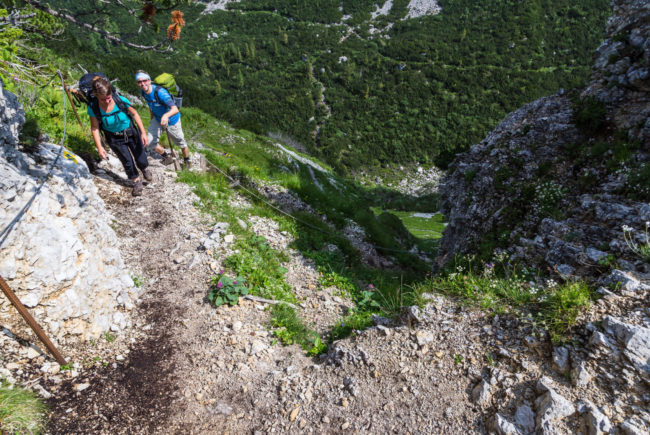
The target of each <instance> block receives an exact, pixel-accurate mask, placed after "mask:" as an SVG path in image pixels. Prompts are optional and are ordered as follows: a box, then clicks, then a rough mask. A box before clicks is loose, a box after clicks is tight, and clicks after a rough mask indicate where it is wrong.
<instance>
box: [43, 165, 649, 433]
mask: <svg viewBox="0 0 650 435" xmlns="http://www.w3.org/2000/svg"><path fill="white" fill-rule="evenodd" d="M198 166H200V165H197V167H198ZM153 170H154V177H155V179H154V182H153V183H151V184H150V185H148V186H147V187H146V188H145V193H144V195H143V196H142V197H140V198H135V199H134V198H131V197H130V196H129V195H128V189H127V188H124V187H121V186H119V185H117V184H115V183H113V182H110V181H106V180H102V179H98V180H97V183H98V185H99V186H100V191H101V194H102V196H103V197H104V199H105V201H106V202H107V205H108V208H109V209H110V212H111V213H113V215H114V216H115V218H116V222H115V223H114V228H116V229H117V232H118V235H119V236H120V240H121V246H120V249H121V251H122V254H123V256H124V258H125V262H126V264H127V265H128V267H129V268H130V270H131V271H132V272H133V273H134V274H136V275H139V276H141V277H142V278H143V281H144V290H145V291H144V292H143V296H142V300H141V301H140V303H139V305H138V307H137V308H136V309H135V311H134V312H133V313H132V318H131V320H132V322H133V324H134V327H133V328H132V329H130V330H127V331H126V332H124V333H121V334H120V335H119V336H118V337H117V338H116V340H115V341H112V342H101V343H97V345H96V347H95V348H91V349H77V354H78V355H85V357H84V358H83V360H84V361H94V359H93V357H94V358H95V359H97V358H99V360H100V361H101V362H102V363H94V364H93V363H90V364H88V365H81V366H78V367H77V368H75V369H74V370H72V371H71V372H64V373H58V374H56V375H54V376H47V375H46V376H45V378H44V379H43V380H42V381H41V382H40V383H39V384H38V385H39V387H38V388H42V389H44V390H45V391H46V392H47V393H48V394H51V395H52V396H51V398H50V399H49V404H50V407H51V411H52V413H51V419H50V423H49V426H48V433H51V434H69V433H88V434H95V433H97V434H127V433H128V434H163V433H164V434H169V433H174V434H223V433H319V434H320V433H341V432H358V433H382V434H383V433H448V434H456V433H458V434H461V433H486V432H488V428H492V427H494V426H491V425H493V424H496V423H494V422H495V421H501V422H503V421H504V420H503V419H502V420H498V418H497V416H498V415H500V416H501V417H503V416H504V415H506V416H508V418H509V419H513V418H514V417H512V416H513V415H515V412H520V410H521V409H524V408H526V409H529V410H530V409H537V410H539V409H541V408H539V407H537V408H536V406H537V404H536V399H538V398H539V397H542V396H540V394H543V391H542V392H540V391H541V390H540V386H539V382H538V381H539V380H540V378H542V376H547V377H548V378H549V380H547V381H544V385H545V386H548V385H552V388H553V389H554V391H555V392H556V393H558V394H561V395H562V396H563V397H566V398H567V399H568V400H569V401H570V402H572V403H577V402H578V401H579V400H585V399H588V400H589V401H591V402H593V403H595V404H597V405H598V406H600V407H603V408H602V409H605V410H607V409H609V408H608V403H611V402H612V398H613V397H614V396H615V395H616V394H618V395H619V396H620V395H621V394H625V395H629V396H630V397H640V396H638V394H639V393H638V392H637V391H636V390H634V389H633V388H632V387H629V386H628V387H627V388H626V389H624V390H622V392H621V391H618V392H616V391H613V390H610V389H609V388H603V387H602V385H603V384H604V381H602V382H601V381H599V382H598V383H594V382H591V383H587V384H584V385H581V386H577V387H575V386H572V385H571V383H570V382H569V380H568V377H567V376H565V375H562V374H561V372H560V371H558V372H556V371H554V370H552V369H551V364H550V359H551V356H552V355H553V349H552V347H551V346H550V345H549V343H548V342H544V341H537V340H534V339H532V341H531V337H529V336H528V335H527V334H529V333H530V331H529V330H527V328H525V327H522V325H521V324H520V323H519V322H518V321H517V320H515V319H512V318H501V319H499V318H498V317H496V318H489V317H487V316H486V315H485V314H484V313H481V312H480V311H475V310H467V309H465V308H463V307H461V306H459V305H457V304H455V303H454V302H453V301H450V300H447V299H445V298H441V297H436V296H430V303H429V304H428V305H427V306H426V307H425V308H424V309H423V310H420V311H419V312H414V313H411V315H409V316H406V315H405V317H404V318H403V319H402V320H401V321H400V320H397V321H395V323H393V324H390V323H388V319H382V318H378V319H377V320H376V323H377V325H378V326H376V327H373V328H370V329H368V330H366V331H361V332H358V333H357V334H354V335H353V336H351V337H349V338H348V339H345V340H341V341H339V342H336V343H334V344H333V345H332V346H331V348H330V351H329V352H328V354H326V355H322V356H320V357H318V358H311V357H308V356H306V355H305V354H304V352H303V351H302V350H301V349H299V348H298V347H296V346H287V347H283V346H281V345H279V344H277V343H276V342H275V340H274V338H273V336H272V334H271V332H270V331H269V329H268V321H269V313H268V311H267V307H266V306H265V305H263V304H260V303H257V302H251V301H246V300H241V301H240V304H239V305H237V306H235V307H228V306H222V307H219V308H214V307H212V306H210V305H209V303H208V301H207V299H206V296H207V293H208V286H209V281H210V278H211V276H213V275H214V274H215V271H217V270H219V269H220V268H221V264H220V263H221V259H223V258H224V257H225V256H226V255H227V253H228V250H229V249H230V246H231V245H232V242H228V243H225V242H223V243H222V245H221V246H220V247H219V248H217V249H216V250H215V254H216V257H212V256H209V255H208V253H207V252H206V251H202V250H200V244H201V240H202V239H203V238H204V237H205V236H206V234H208V233H209V232H210V230H211V229H212V228H213V227H214V226H215V223H216V222H214V221H213V218H210V217H206V216H201V214H200V213H199V212H198V211H197V210H196V208H195V207H194V206H193V203H194V202H195V201H196V200H197V199H196V197H194V195H193V194H192V193H191V192H190V190H189V187H188V186H186V185H184V184H181V183H176V182H175V173H174V172H172V171H170V170H167V169H165V168H163V167H162V166H160V165H159V164H158V163H156V162H154V164H153ZM231 203H233V204H240V205H241V206H242V207H246V206H247V201H246V200H244V199H243V198H241V197H236V196H235V197H234V198H233V200H232V201H231ZM246 224H247V225H249V226H250V227H251V228H253V229H254V230H256V231H257V232H258V233H259V234H262V235H264V236H265V237H266V238H267V240H268V241H269V244H270V245H271V246H275V247H277V248H286V247H287V246H288V244H289V243H290V240H289V236H288V235H287V234H286V233H282V232H280V231H279V229H278V227H277V225H275V224H274V223H273V222H272V221H270V220H268V219H265V218H257V217H253V218H251V219H249V221H248V222H246ZM223 239H226V238H225V237H224V238H223ZM288 252H289V254H290V257H291V260H290V261H289V263H288V264H287V265H286V267H287V269H288V272H287V280H288V282H289V283H290V284H291V285H292V287H293V288H294V291H295V292H296V295H297V296H298V298H299V301H300V306H301V308H302V309H301V314H302V315H303V316H304V317H305V319H306V321H307V322H311V323H314V324H317V325H318V327H319V328H321V329H322V326H323V325H331V322H332V320H333V319H334V320H335V319H337V318H338V317H339V316H340V315H341V314H342V313H343V312H344V311H345V309H346V308H347V306H349V302H348V301H345V300H344V299H341V298H340V297H338V296H337V294H336V289H334V288H321V287H320V285H319V283H318V273H317V271H316V270H315V268H314V267H313V265H312V264H311V263H310V262H309V261H307V260H306V259H304V258H302V257H301V256H300V255H299V253H298V252H295V251H292V250H291V249H290V248H288ZM585 333H586V332H585ZM586 339H587V337H585V340H586ZM581 355H583V356H581V358H582V359H583V360H584V361H585V362H586V365H584V367H586V368H588V369H589V371H590V372H591V373H598V370H600V369H599V366H598V364H599V360H600V358H596V357H595V356H594V357H590V356H589V355H587V354H581ZM594 355H597V354H594ZM36 371H38V368H36ZM34 376H35V375H34ZM630 382H631V383H632V384H634V383H636V385H640V387H639V388H641V389H642V390H643V391H646V392H647V389H646V388H644V387H643V386H642V385H643V384H642V383H641V384H639V383H638V382H640V381H639V379H638V378H637V377H633V378H631V380H630ZM544 388H546V387H544ZM635 388H636V387H635ZM622 397H626V396H622ZM641 397H642V395H641ZM540 406H541V405H540ZM497 412H498V413H499V414H498V415H497V414H496V413H497ZM531 412H532V411H531ZM627 412H629V410H628V409H627V408H625V413H627ZM495 415H496V416H495ZM530 421H532V420H529V421H528V423H530ZM520 423H521V422H520ZM523 423H525V421H524V422H523ZM523 423H522V424H523ZM532 424H533V427H532V430H534V428H535V422H533V423H532ZM583 429H584V423H583V420H582V418H581V417H580V414H579V413H575V414H573V416H572V417H570V418H566V419H558V420H557V421H554V422H553V430H554V433H566V434H568V433H576V432H578V431H580V430H583Z"/></svg>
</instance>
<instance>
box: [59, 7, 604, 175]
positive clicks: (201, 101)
mask: <svg viewBox="0 0 650 435" xmlns="http://www.w3.org/2000/svg"><path fill="white" fill-rule="evenodd" d="M389 3H390V2H389ZM389 3H387V4H379V3H377V2H372V1H366V2H350V3H348V2H346V3H345V4H344V5H343V8H342V9H340V4H339V3H338V2H333V1H323V2H318V3H312V2H296V1H281V2H272V3H267V2H249V1H242V2H231V3H227V4H226V3H225V2H223V3H219V5H222V6H223V5H225V6H223V7H224V8H225V9H210V10H211V11H210V12H209V13H203V12H205V10H206V9H205V7H204V5H196V4H195V5H194V6H191V7H186V8H185V12H186V18H187V22H188V26H187V27H186V28H185V29H184V30H183V35H182V38H181V39H180V40H179V41H178V42H177V43H176V44H175V46H174V47H175V49H174V52H172V53H168V54H165V55H160V54H151V53H144V54H137V55H135V56H134V55H133V54H132V53H129V52H128V51H127V50H124V49H121V48H119V47H111V46H107V45H106V43H104V42H103V41H101V40H99V39H98V38H96V37H93V36H92V35H91V36H88V35H86V34H77V37H76V42H75V43H74V44H71V43H70V41H66V42H64V43H62V44H56V43H55V44H54V46H57V47H59V48H60V49H61V51H62V52H69V50H71V49H72V47H73V46H74V52H75V54H76V56H77V57H79V56H83V58H85V59H86V60H85V62H87V63H89V64H94V63H95V62H99V64H100V65H101V68H102V69H105V70H106V71H107V72H108V73H109V74H110V75H112V76H117V77H120V78H121V80H122V83H123V86H125V87H126V88H127V89H134V85H133V84H132V80H131V77H132V74H133V71H132V69H133V67H132V66H131V65H139V66H141V67H144V68H146V69H149V70H151V71H152V72H153V73H158V72H161V71H163V70H165V71H171V72H173V73H175V74H176V75H177V76H178V78H179V82H180V83H181V84H182V85H183V86H184V87H185V88H186V91H187V92H186V95H187V97H186V101H187V102H188V103H189V104H193V105H197V106H199V107H201V108H203V109H204V110H206V111H207V112H209V113H212V114H215V115H217V116H219V117H221V118H225V119H227V120H229V121H231V122H234V123H235V124H236V125H237V126H241V127H245V128H247V129H249V130H253V131H256V132H258V133H264V134H266V133H268V132H276V133H281V134H284V135H288V136H290V137H292V138H293V139H294V140H295V141H298V142H300V143H302V144H303V146H305V147H306V148H307V149H308V150H309V151H310V152H312V153H314V154H317V155H319V156H322V157H323V158H325V159H326V160H327V161H328V162H329V163H330V164H331V165H333V166H335V167H336V168H337V169H343V168H346V167H347V168H354V167H357V166H378V165H392V164H395V163H398V162H407V163H409V162H417V161H420V162H425V163H427V162H428V163H432V162H434V161H435V162H436V163H437V164H439V165H443V166H444V165H446V164H447V163H448V162H449V161H450V160H451V159H452V157H453V155H454V154H455V153H456V152H458V151H462V150H465V149H467V147H468V146H469V145H470V144H472V143H475V142H476V141H478V140H479V139H480V138H481V137H483V136H484V135H485V133H486V132H487V131H488V130H489V129H490V128H492V127H493V126H494V125H496V123H497V121H498V120H499V119H501V118H502V117H503V116H504V115H505V114H506V113H508V112H509V111H510V110H513V109H514V108H516V107H518V106H520V105H521V104H524V103H525V102H527V101H531V100H533V99H535V98H538V97H540V96H543V95H548V94H550V93H552V92H554V91H556V90H557V89H558V88H560V87H564V88H572V87H574V86H577V85H581V84H583V83H584V81H585V79H586V77H587V73H588V68H589V64H590V60H589V53H590V52H591V51H592V50H593V49H594V48H595V46H596V44H597V41H598V40H599V39H600V35H601V29H602V26H603V22H604V18H605V16H606V13H607V11H606V5H607V2H606V1H604V0H599V1H597V2H593V1H580V2H578V3H576V2H574V1H572V2H567V1H565V0H553V1H551V0H544V1H542V0H536V1H533V2H523V3H522V2H518V1H514V0H499V1H497V2H478V3H477V2H474V1H469V0H445V1H442V2H440V3H439V6H440V7H441V11H440V12H439V13H438V14H427V15H423V16H419V17H417V18H406V17H407V14H408V11H409V9H408V4H409V3H408V2H405V1H395V2H392V3H390V4H389ZM391 5H392V7H390V8H389V6H391ZM71 7H74V5H72V6H71ZM382 7H384V8H386V9H387V10H388V12H387V14H386V15H377V16H376V17H375V18H373V14H374V13H375V11H376V10H377V8H380V9H381V8H382ZM128 21H129V20H128V18H127V17H121V16H119V15H118V16H116V17H115V18H114V23H115V24H118V25H119V26H123V27H124V29H125V30H128V29H129V28H130V27H133V23H130V24H128ZM127 24H128V25H127ZM159 24H160V26H161V27H162V28H164V26H166V23H164V22H162V21H160V22H159ZM73 32H76V30H74V29H73ZM83 53H87V54H88V53H90V54H91V56H88V55H87V54H86V55H84V54H83ZM163 59H164V61H163ZM82 63H83V62H82Z"/></svg>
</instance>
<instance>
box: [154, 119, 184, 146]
mask: <svg viewBox="0 0 650 435" xmlns="http://www.w3.org/2000/svg"><path fill="white" fill-rule="evenodd" d="M161 130H162V128H161V127H160V123H159V122H158V120H157V119H156V118H151V122H150V123H149V128H148V129H147V147H149V148H155V147H156V145H158V140H159V139H160V134H161ZM167 136H169V138H170V139H171V140H172V142H174V143H175V144H176V146H177V147H179V148H180V149H183V148H187V142H186V141H185V135H184V134H183V128H182V127H181V120H180V119H179V120H178V122H177V123H176V124H174V125H167Z"/></svg>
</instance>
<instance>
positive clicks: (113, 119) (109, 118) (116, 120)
mask: <svg viewBox="0 0 650 435" xmlns="http://www.w3.org/2000/svg"><path fill="white" fill-rule="evenodd" d="M120 98H121V99H122V101H124V104H126V107H127V109H128V108H129V107H131V102H130V101H129V100H127V99H126V98H124V97H122V96H120ZM87 112H88V115H90V116H92V117H93V118H95V113H94V112H93V109H92V107H90V106H88V110H87ZM99 112H100V113H101V115H102V120H101V122H102V127H103V128H104V130H106V131H110V132H111V133H119V132H120V131H122V130H125V129H127V128H129V125H131V120H130V119H129V117H128V116H127V114H126V113H124V112H121V111H120V109H119V108H118V107H117V103H115V108H114V109H113V110H112V111H111V112H110V113H106V112H104V111H103V110H102V108H101V107H100V108H99Z"/></svg>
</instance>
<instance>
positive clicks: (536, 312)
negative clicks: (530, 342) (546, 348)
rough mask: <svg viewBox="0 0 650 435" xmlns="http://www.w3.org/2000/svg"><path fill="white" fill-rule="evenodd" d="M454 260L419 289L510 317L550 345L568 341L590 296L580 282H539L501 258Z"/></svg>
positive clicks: (534, 275)
mask: <svg viewBox="0 0 650 435" xmlns="http://www.w3.org/2000/svg"><path fill="white" fill-rule="evenodd" d="M474 263H475V262H474V261H473V260H472V259H465V261H462V262H458V263H457V264H456V265H455V267H454V269H453V271H452V270H449V271H447V272H446V273H445V274H443V275H441V276H438V277H433V278H431V279H430V280H429V281H428V282H426V283H423V284H421V285H420V286H418V291H420V292H422V291H430V290H435V291H436V292H439V293H442V294H446V295H450V296H455V297H459V298H461V299H462V300H463V301H465V302H466V303H468V304H470V305H473V306H476V307H478V308H481V309H484V310H488V311H492V312H494V313H497V314H501V313H510V314H513V315H516V316H518V317H519V318H520V319H522V320H523V321H524V322H526V323H528V324H530V325H532V326H533V327H535V328H538V329H540V330H544V331H548V332H549V334H550V336H551V339H552V340H553V341H554V342H561V341H564V340H566V339H567V332H568V331H569V329H570V328H571V327H572V326H573V325H574V324H575V322H576V320H577V318H578V316H579V315H580V314H581V313H583V312H584V311H585V309H586V308H588V307H589V306H590V304H591V301H592V293H591V291H590V289H589V287H588V286H587V284H586V283H584V282H581V281H579V282H571V281H567V282H563V283H560V284H558V283H556V282H554V281H553V280H547V281H546V282H544V281H543V280H542V278H541V276H539V272H538V271H535V270H531V269H525V268H524V269H522V268H518V267H516V266H512V265H509V263H507V262H505V257H503V256H501V257H498V258H497V260H496V261H495V262H491V263H481V264H480V265H476V264H474Z"/></svg>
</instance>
